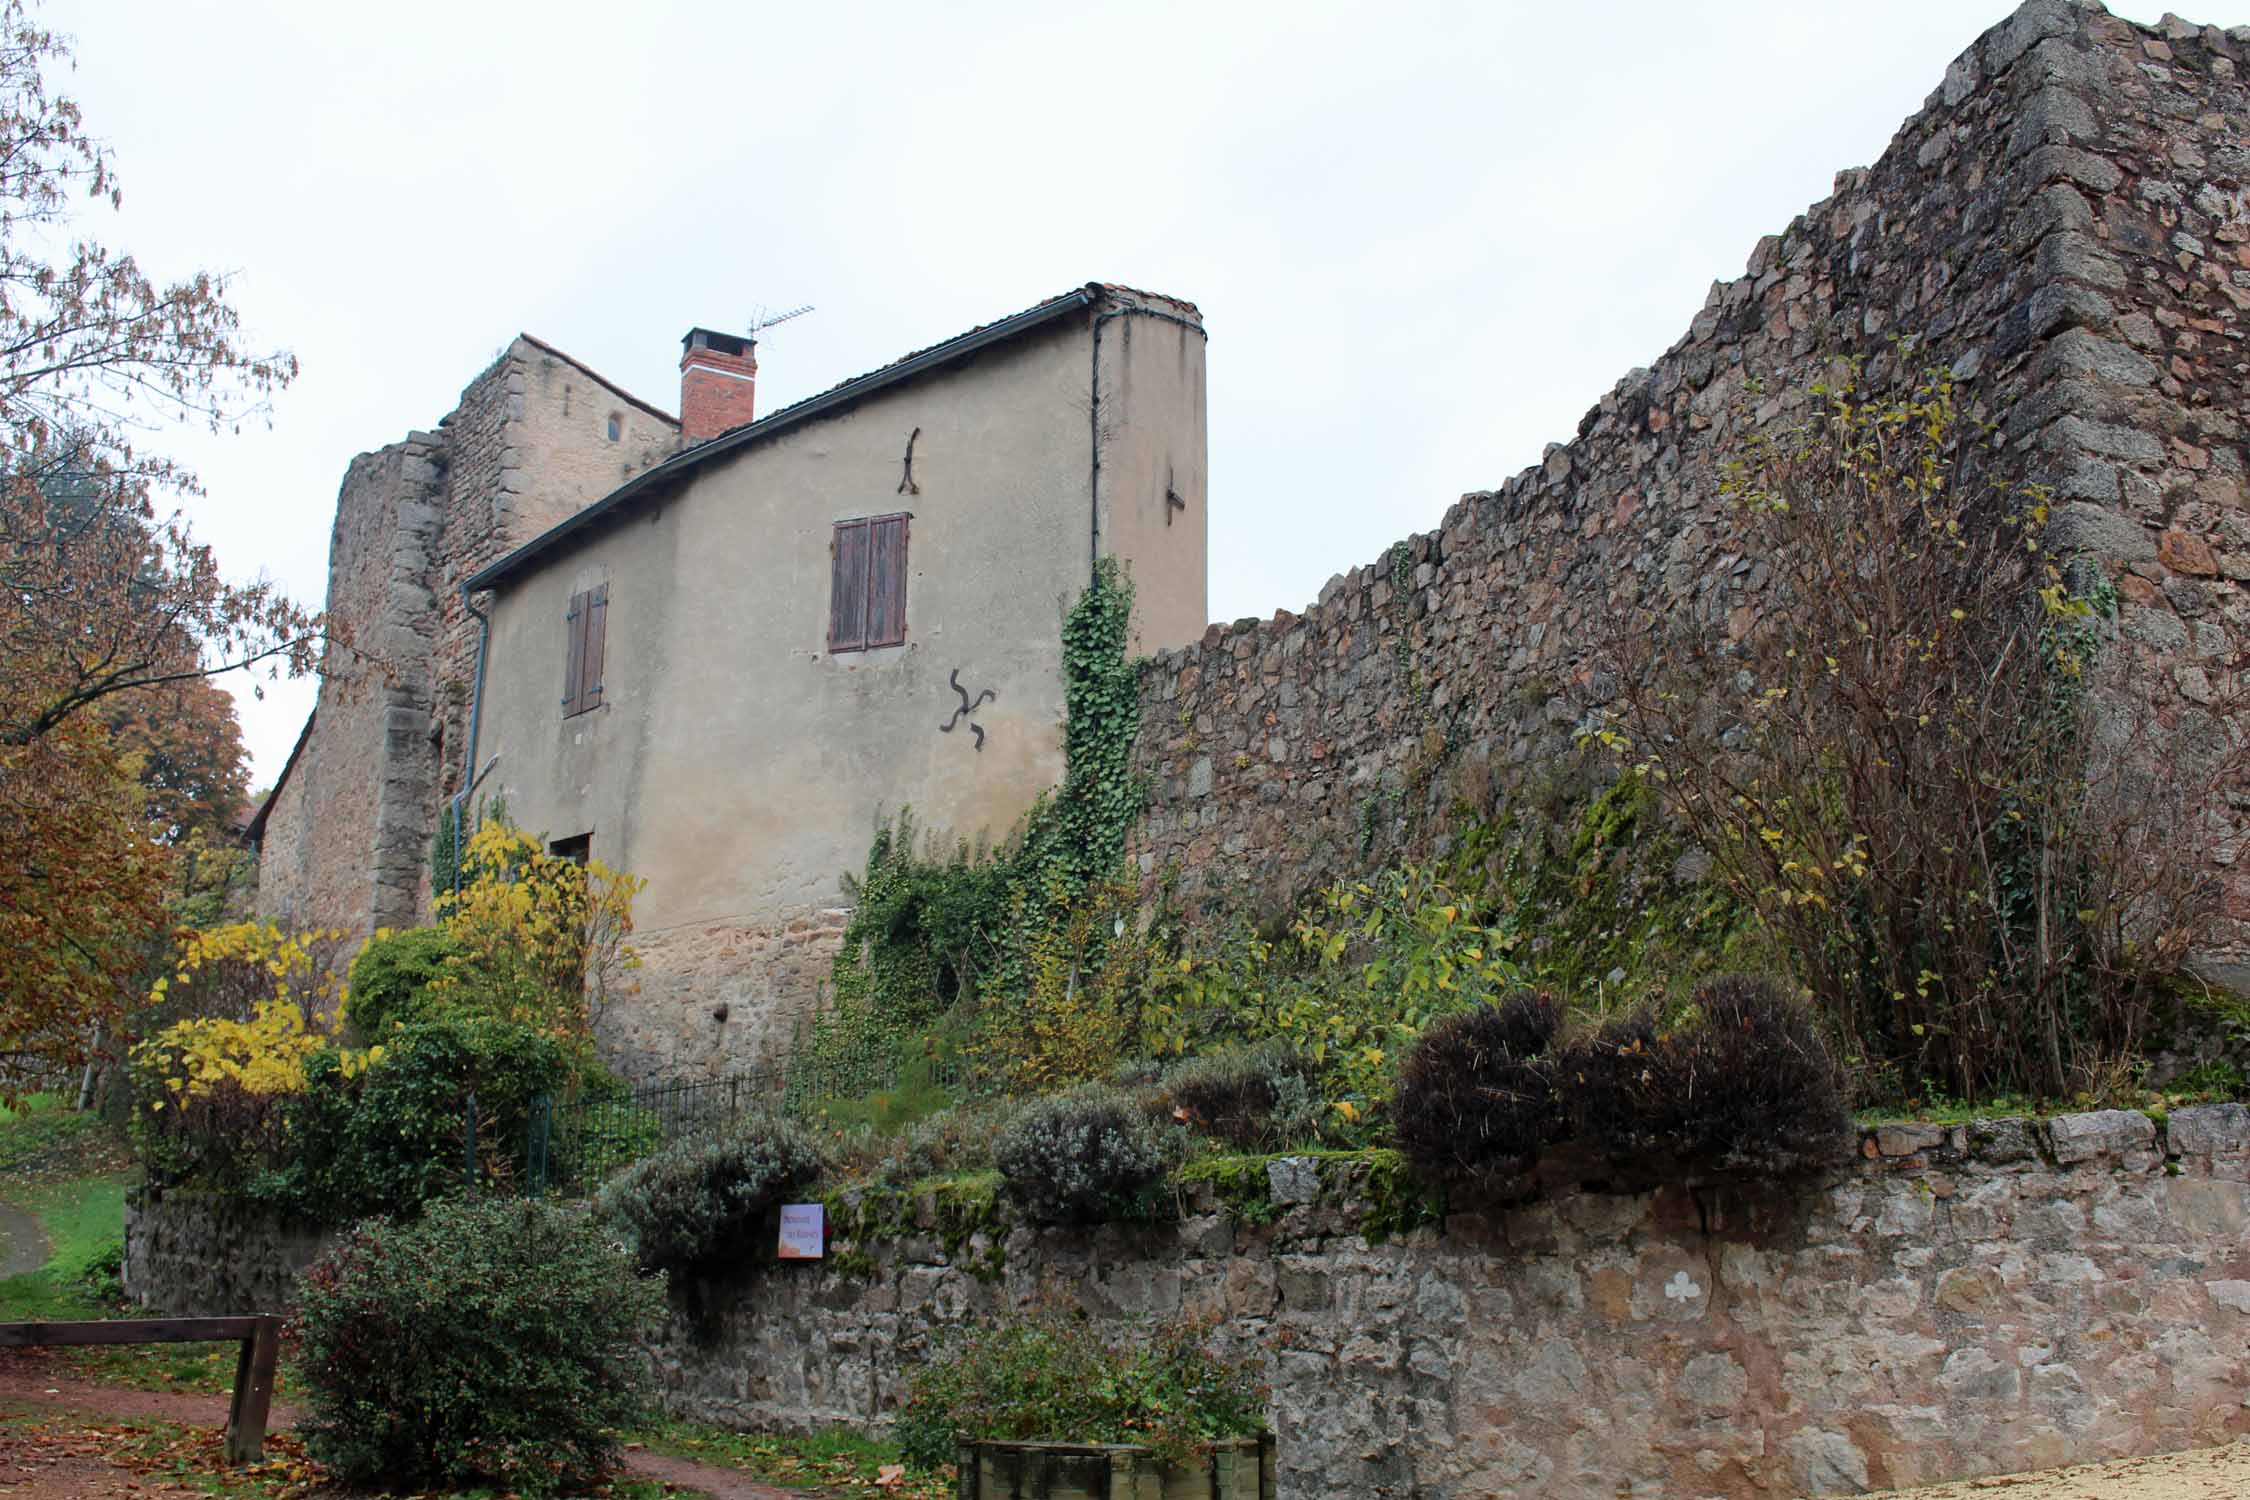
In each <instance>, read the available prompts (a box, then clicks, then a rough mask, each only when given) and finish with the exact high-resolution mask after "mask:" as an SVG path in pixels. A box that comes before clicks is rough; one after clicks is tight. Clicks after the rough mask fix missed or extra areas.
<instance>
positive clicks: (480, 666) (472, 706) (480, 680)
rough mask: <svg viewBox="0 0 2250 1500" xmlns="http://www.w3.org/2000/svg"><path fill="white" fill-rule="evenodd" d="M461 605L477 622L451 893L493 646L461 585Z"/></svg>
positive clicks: (457, 876)
mask: <svg viewBox="0 0 2250 1500" xmlns="http://www.w3.org/2000/svg"><path fill="white" fill-rule="evenodd" d="M461 607H462V608H463V609H465V610H467V611H468V612H469V613H470V614H472V615H474V616H475V617H476V621H477V627H478V628H477V681H476V688H475V690H474V691H473V692H472V693H471V695H470V698H469V737H468V744H467V746H466V747H465V750H464V753H463V754H462V756H461V790H460V791H458V792H456V793H454V795H453V894H454V895H456V896H458V895H460V894H461V814H462V812H463V811H464V810H465V809H466V808H467V806H468V801H469V793H471V792H473V791H475V790H476V785H477V730H478V728H479V726H481V725H482V724H483V722H484V658H485V652H486V651H487V649H488V648H490V646H491V645H492V616H490V615H488V614H486V613H485V612H484V611H483V610H481V609H478V608H477V606H476V600H475V596H473V595H472V594H471V593H470V592H469V586H468V585H467V584H466V583H464V584H462V585H461Z"/></svg>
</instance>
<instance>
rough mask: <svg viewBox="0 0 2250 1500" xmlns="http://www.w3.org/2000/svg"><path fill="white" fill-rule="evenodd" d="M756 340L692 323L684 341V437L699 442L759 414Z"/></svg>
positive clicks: (682, 367)
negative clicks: (756, 410)
mask: <svg viewBox="0 0 2250 1500" xmlns="http://www.w3.org/2000/svg"><path fill="white" fill-rule="evenodd" d="M757 392H758V341H757V340H756V339H753V338H748V337H745V336H744V335H742V334H739V333H713V332H712V331H711V330H710V329H708V328H690V329H689V330H688V331H687V337H685V338H683V339H681V340H680V438H681V440H682V441H683V442H689V443H700V442H702V441H703V440H704V439H705V438H708V437H717V436H718V435H719V434H720V433H722V432H726V431H728V430H729V429H731V428H735V427H740V426H741V425H742V424H743V423H745V422H747V421H749V420H750V419H751V418H752V417H753V416H755V415H756V412H755V410H754V406H755V398H756V396H757Z"/></svg>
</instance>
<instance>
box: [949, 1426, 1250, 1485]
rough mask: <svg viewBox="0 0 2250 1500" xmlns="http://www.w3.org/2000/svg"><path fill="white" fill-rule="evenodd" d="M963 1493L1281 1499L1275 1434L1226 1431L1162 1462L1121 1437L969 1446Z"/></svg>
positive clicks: (964, 1449) (963, 1453)
mask: <svg viewBox="0 0 2250 1500" xmlns="http://www.w3.org/2000/svg"><path fill="white" fill-rule="evenodd" d="M960 1468H961V1481H960V1490H959V1495H960V1500H1273V1438H1272V1437H1271V1436H1270V1435H1268V1436H1265V1437H1254V1438H1225V1439H1222V1440H1220V1441H1218V1442H1215V1443H1213V1444H1211V1446H1210V1447H1209V1448H1208V1449H1206V1450H1205V1452H1204V1453H1203V1455H1202V1457H1201V1459H1200V1460H1199V1461H1197V1462H1195V1463H1192V1464H1189V1465H1187V1466H1185V1467H1181V1468H1170V1469H1167V1468H1162V1467H1160V1466H1159V1465H1158V1464H1157V1462H1156V1460H1155V1458H1154V1457H1153V1456H1152V1455H1151V1454H1150V1453H1149V1450H1148V1449H1146V1448H1140V1447H1134V1446H1131V1445H1129V1444H1119V1443H998V1442H979V1443H963V1444H962V1445H961V1458H960Z"/></svg>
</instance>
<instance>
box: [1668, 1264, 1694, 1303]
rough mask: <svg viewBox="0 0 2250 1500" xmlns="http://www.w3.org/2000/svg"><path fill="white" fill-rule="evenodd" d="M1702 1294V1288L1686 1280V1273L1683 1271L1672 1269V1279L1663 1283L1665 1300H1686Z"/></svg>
mask: <svg viewBox="0 0 2250 1500" xmlns="http://www.w3.org/2000/svg"><path fill="white" fill-rule="evenodd" d="M1702 1295H1703V1288H1701V1287H1699V1286H1697V1285H1696V1284H1695V1283H1694V1282H1692V1281H1690V1280H1688V1273H1687V1272H1685V1271H1674V1272H1673V1273H1672V1279H1671V1280H1670V1281H1667V1282H1665V1283H1664V1296H1665V1299H1666V1300H1667V1301H1671V1302H1686V1301H1688V1300H1690V1299H1691V1298H1695V1297H1700V1296H1702Z"/></svg>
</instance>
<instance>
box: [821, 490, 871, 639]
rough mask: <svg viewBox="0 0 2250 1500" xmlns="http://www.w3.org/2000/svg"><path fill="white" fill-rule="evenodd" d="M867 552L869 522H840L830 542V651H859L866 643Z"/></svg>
mask: <svg viewBox="0 0 2250 1500" xmlns="http://www.w3.org/2000/svg"><path fill="white" fill-rule="evenodd" d="M867 554H868V536H867V523H866V522H865V521H838V522H837V523H836V532H835V536H834V538H833V539H832V540H831V541H830V542H829V544H828V557H829V565H828V576H829V582H828V649H829V650H831V651H859V650H864V649H865V648H866V646H867Z"/></svg>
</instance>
